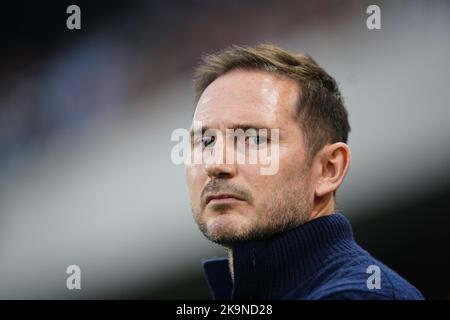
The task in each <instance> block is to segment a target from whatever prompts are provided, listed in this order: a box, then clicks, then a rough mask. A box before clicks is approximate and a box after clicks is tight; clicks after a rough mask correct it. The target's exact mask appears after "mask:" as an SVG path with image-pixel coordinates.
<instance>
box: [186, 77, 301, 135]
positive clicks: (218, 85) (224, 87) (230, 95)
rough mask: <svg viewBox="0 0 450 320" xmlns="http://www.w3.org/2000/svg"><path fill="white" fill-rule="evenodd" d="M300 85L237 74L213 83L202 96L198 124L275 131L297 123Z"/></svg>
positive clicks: (220, 78) (198, 107) (282, 79)
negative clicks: (248, 125) (239, 125)
mask: <svg viewBox="0 0 450 320" xmlns="http://www.w3.org/2000/svg"><path fill="white" fill-rule="evenodd" d="M299 94H300V86H299V85H298V83H297V82H296V81H295V80H293V79H290V78H288V77H285V76H280V75H275V74H272V73H268V72H265V71H253V70H233V71H231V72H229V73H227V74H225V75H222V76H220V77H219V78H217V79H216V80H215V81H213V82H212V83H211V84H210V85H209V86H208V87H207V88H206V89H205V91H204V92H203V94H202V95H201V97H200V99H199V101H198V103H197V107H196V110H195V113H194V119H193V120H195V121H202V124H203V125H205V126H209V127H220V126H225V127H227V126H231V125H233V124H234V123H253V124H257V125H259V126H263V127H267V128H271V127H280V126H283V125H286V123H285V122H287V121H292V120H294V115H295V107H296V104H297V101H298V97H299Z"/></svg>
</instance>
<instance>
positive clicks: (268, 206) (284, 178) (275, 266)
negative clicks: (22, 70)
mask: <svg viewBox="0 0 450 320" xmlns="http://www.w3.org/2000/svg"><path fill="white" fill-rule="evenodd" d="M196 90H197V106H196V109H195V113H194V117H193V125H192V127H191V137H192V148H193V150H194V152H193V153H194V154H195V153H197V156H198V155H199V154H200V156H201V157H200V158H201V159H203V161H196V162H193V161H191V162H189V163H188V164H187V166H186V175H187V181H188V186H189V189H190V193H191V201H192V211H193V215H194V218H195V221H196V222H197V224H198V226H199V228H200V230H201V231H202V233H203V234H204V235H205V236H206V237H207V238H208V239H209V240H211V241H213V242H215V243H218V244H220V245H222V246H224V247H225V248H226V249H227V251H228V259H226V258H221V259H215V260H210V261H206V262H205V263H204V272H205V275H206V277H207V282H208V285H209V287H210V289H211V291H212V294H213V297H214V298H216V299H422V298H423V297H422V295H421V294H420V292H419V291H418V290H417V289H416V288H414V287H413V286H412V285H411V284H409V283H408V282H407V281H406V280H404V279H403V278H401V277H400V276H399V275H398V274H397V273H395V272H394V271H392V270H391V269H389V268H388V267H386V266H385V265H383V264H382V263H381V262H379V261H377V260H376V259H374V258H373V257H371V256H370V255H369V254H368V253H367V252H366V251H364V250H363V249H362V248H361V247H359V246H358V245H357V244H356V243H355V242H354V240H353V237H352V229H351V226H350V224H349V222H348V220H347V219H346V218H345V217H344V216H343V215H342V213H340V212H338V210H337V209H336V204H335V193H336V190H337V189H338V188H339V186H340V185H341V184H342V182H343V180H344V177H345V175H346V173H347V171H348V169H349V166H350V159H351V157H350V149H349V147H348V145H347V144H346V142H347V137H348V133H349V131H350V126H349V123H348V115H347V111H346V109H345V107H344V105H343V100H342V98H341V94H340V92H339V89H338V86H337V84H336V82H335V80H334V79H333V78H332V77H331V76H330V75H328V74H327V73H326V72H325V71H324V70H323V69H322V68H321V67H320V66H318V65H317V63H316V62H315V61H313V60H312V59H311V58H310V57H308V56H306V55H302V54H294V53H291V52H288V51H286V50H283V49H281V48H279V47H276V46H273V45H267V44H266V45H259V46H256V47H238V46H233V47H231V48H228V49H226V50H223V51H221V52H219V53H217V54H214V55H208V56H205V57H204V58H203V60H202V62H201V64H200V66H199V67H198V69H197V74H196ZM195 124H197V128H195ZM198 124H201V128H200V129H199V128H198ZM230 129H235V130H238V129H241V132H242V131H244V130H245V131H246V132H250V129H253V130H252V131H251V133H250V134H249V135H245V136H244V139H243V141H244V145H243V146H244V147H246V148H249V149H251V148H256V149H259V151H261V150H262V149H266V151H268V150H267V149H268V148H269V147H270V152H269V153H270V156H271V158H272V160H274V161H277V170H276V171H275V172H272V173H269V174H262V173H261V172H262V171H261V167H262V166H264V165H266V164H267V163H261V162H259V163H249V162H248V161H247V162H245V163H242V161H241V162H237V161H228V160H229V159H228V158H226V156H225V155H228V154H229V153H231V154H233V155H234V154H235V153H236V154H241V155H242V154H244V155H248V154H249V152H248V150H244V149H242V146H241V147H236V145H235V144H234V143H228V142H229V140H230V139H232V140H233V142H234V140H235V137H236V135H235V136H232V137H231V138H230V137H229V136H230V134H229V133H230V131H229V130H230ZM260 129H266V130H265V131H264V130H260ZM206 131H208V132H209V134H206ZM268 131H270V132H275V133H277V134H275V135H274V136H273V137H272V136H271V134H267V132H268ZM211 132H212V134H211ZM260 132H264V134H260ZM237 136H238V135H237ZM224 141H226V142H227V143H224ZM274 145H275V146H276V148H272V147H273V146H274ZM217 155H220V156H219V157H217ZM211 157H212V158H213V159H214V161H211ZM208 159H209V161H207V160H208ZM225 159H227V161H226V160H225ZM233 159H234V156H233V157H232V160H233ZM197 160H198V159H197ZM217 160H219V161H217Z"/></svg>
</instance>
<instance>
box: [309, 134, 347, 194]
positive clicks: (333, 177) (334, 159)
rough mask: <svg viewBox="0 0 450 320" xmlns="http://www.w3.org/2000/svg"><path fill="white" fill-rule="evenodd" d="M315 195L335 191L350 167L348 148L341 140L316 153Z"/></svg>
mask: <svg viewBox="0 0 450 320" xmlns="http://www.w3.org/2000/svg"><path fill="white" fill-rule="evenodd" d="M318 156H319V157H318V159H317V160H318V167H317V170H316V172H317V173H318V177H317V183H316V189H315V195H316V196H317V197H322V196H324V195H326V194H328V193H333V192H335V191H336V190H337V189H338V188H339V186H340V185H341V184H342V182H343V181H344V178H345V175H346V174H347V171H348V168H349V167H350V162H351V155H350V148H349V147H348V145H347V144H345V143H343V142H336V143H333V144H330V145H326V146H325V147H324V148H323V149H322V150H321V151H320V152H319V154H318Z"/></svg>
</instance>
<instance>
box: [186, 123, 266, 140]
mask: <svg viewBox="0 0 450 320" xmlns="http://www.w3.org/2000/svg"><path fill="white" fill-rule="evenodd" d="M226 129H232V130H236V129H242V130H243V131H247V130H249V129H255V130H260V129H267V130H268V131H269V132H270V129H272V128H269V127H267V126H262V125H258V124H250V123H236V124H233V125H231V126H229V127H227V128H226ZM207 130H217V129H216V128H211V127H207V126H206V127H205V126H202V127H201V130H192V129H191V130H189V133H190V135H191V137H193V136H194V135H195V134H197V135H200V134H201V135H203V134H204V133H205V132H206V131H207Z"/></svg>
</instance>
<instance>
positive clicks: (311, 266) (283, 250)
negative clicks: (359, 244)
mask: <svg viewBox="0 0 450 320" xmlns="http://www.w3.org/2000/svg"><path fill="white" fill-rule="evenodd" d="M352 244H354V242H353V235H352V229H351V225H350V223H349V221H348V220H347V219H346V218H345V217H344V216H343V215H342V214H341V213H333V214H331V215H327V216H324V217H320V218H317V219H314V220H311V221H309V222H307V223H305V224H303V225H300V226H299V227H296V228H294V229H290V230H288V231H285V232H282V233H279V234H277V235H275V236H273V237H271V238H269V239H265V240H259V241H247V242H234V243H233V244H232V250H233V251H232V252H233V271H234V281H232V279H231V276H230V272H229V269H228V259H226V258H219V259H213V260H207V261H205V262H204V263H203V269H204V274H205V277H206V279H207V282H208V285H209V287H210V290H211V292H212V294H213V297H214V298H215V299H230V298H232V299H277V298H281V297H282V296H284V295H286V294H287V293H288V292H289V291H290V290H292V289H293V288H295V287H296V286H298V285H299V284H301V283H302V281H305V280H306V279H307V278H308V277H310V276H312V275H313V274H314V273H317V272H319V270H320V268H321V266H323V265H324V264H325V263H326V260H327V259H329V258H330V257H332V256H333V255H335V254H338V253H341V252H345V251H347V250H348V249H349V248H351V246H352Z"/></svg>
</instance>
